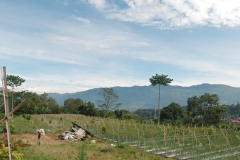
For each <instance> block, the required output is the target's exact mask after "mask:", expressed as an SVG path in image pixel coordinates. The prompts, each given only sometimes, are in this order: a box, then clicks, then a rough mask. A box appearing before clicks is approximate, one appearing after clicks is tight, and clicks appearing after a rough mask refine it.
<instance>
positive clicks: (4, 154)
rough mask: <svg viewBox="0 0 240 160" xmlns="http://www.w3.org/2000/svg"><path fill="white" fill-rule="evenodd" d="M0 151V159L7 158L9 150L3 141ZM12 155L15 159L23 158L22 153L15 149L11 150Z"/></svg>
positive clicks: (20, 159) (5, 159) (6, 159)
mask: <svg viewBox="0 0 240 160" xmlns="http://www.w3.org/2000/svg"><path fill="white" fill-rule="evenodd" d="M1 148H2V151H1V152H0V159H1V160H8V159H9V151H8V147H6V146H5V144H4V143H2V144H1ZM12 157H13V158H15V159H16V160H23V159H24V155H23V154H22V153H19V152H17V151H12Z"/></svg>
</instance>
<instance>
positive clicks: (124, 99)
mask: <svg viewBox="0 0 240 160" xmlns="http://www.w3.org/2000/svg"><path fill="white" fill-rule="evenodd" d="M100 89H101V88H94V89H90V90H87V91H82V92H76V93H64V94H59V93H48V95H49V96H50V97H53V98H54V99H56V101H57V103H58V104H59V105H63V104H64V101H65V100H66V99H68V98H80V99H82V100H83V101H85V102H87V101H91V102H93V103H95V104H96V102H97V100H101V99H102V97H101V96H100V95H99V94H98V93H99V91H100ZM113 89H114V91H116V93H117V94H118V96H119V99H118V102H120V103H122V106H121V108H119V109H127V110H130V111H135V110H137V109H139V108H157V103H158V89H159V88H158V86H152V85H149V86H132V87H113ZM160 93H161V95H160V96H161V99H160V105H161V108H162V107H165V106H167V105H169V104H170V103H171V102H176V103H178V104H180V105H181V106H186V105H187V99H188V97H192V96H199V95H202V94H204V93H210V94H218V96H219V98H220V104H226V105H227V104H236V103H238V102H239V101H240V88H238V87H231V86H227V85H222V84H207V83H204V84H200V85H194V86H190V87H182V86H171V85H170V86H161V88H160Z"/></svg>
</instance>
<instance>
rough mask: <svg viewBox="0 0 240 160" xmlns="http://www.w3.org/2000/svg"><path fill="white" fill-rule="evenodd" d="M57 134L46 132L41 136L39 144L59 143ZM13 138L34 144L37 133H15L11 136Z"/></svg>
mask: <svg viewBox="0 0 240 160" xmlns="http://www.w3.org/2000/svg"><path fill="white" fill-rule="evenodd" d="M57 136H58V134H46V135H42V136H41V144H60V143H62V142H61V140H59V139H57ZM11 137H12V139H13V140H16V141H17V140H22V141H23V142H24V143H26V144H29V145H36V144H37V140H38V136H37V134H17V135H12V136H11Z"/></svg>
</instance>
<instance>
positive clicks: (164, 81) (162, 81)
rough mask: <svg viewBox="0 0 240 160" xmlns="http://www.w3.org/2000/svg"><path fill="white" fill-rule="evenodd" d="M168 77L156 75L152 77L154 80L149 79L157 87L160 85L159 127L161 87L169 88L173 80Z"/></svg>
mask: <svg viewBox="0 0 240 160" xmlns="http://www.w3.org/2000/svg"><path fill="white" fill-rule="evenodd" d="M167 77H168V75H163V74H162V75H158V74H156V75H155V76H152V78H150V79H149V81H150V83H151V84H152V85H153V86H155V85H158V86H159V90H158V125H159V123H160V86H161V85H163V86H168V85H169V84H170V83H171V82H172V81H173V79H171V78H167Z"/></svg>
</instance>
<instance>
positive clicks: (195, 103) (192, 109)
mask: <svg viewBox="0 0 240 160" xmlns="http://www.w3.org/2000/svg"><path fill="white" fill-rule="evenodd" d="M187 102H188V105H187V117H188V118H187V120H188V121H189V122H188V123H194V124H197V125H200V123H203V124H204V125H216V124H218V123H219V122H221V116H222V114H223V113H225V112H226V110H227V108H226V107H225V106H221V105H219V97H218V95H217V94H209V93H205V94H203V95H201V96H199V97H196V96H193V97H190V98H188V101H187ZM200 119H201V121H202V122H200Z"/></svg>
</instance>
